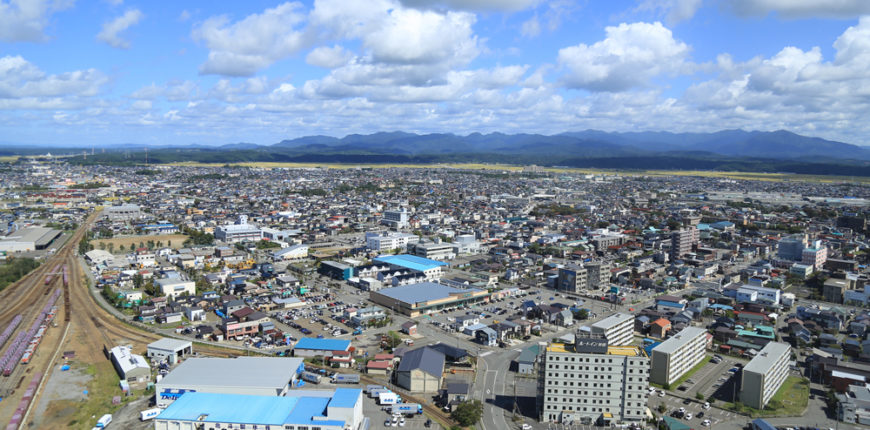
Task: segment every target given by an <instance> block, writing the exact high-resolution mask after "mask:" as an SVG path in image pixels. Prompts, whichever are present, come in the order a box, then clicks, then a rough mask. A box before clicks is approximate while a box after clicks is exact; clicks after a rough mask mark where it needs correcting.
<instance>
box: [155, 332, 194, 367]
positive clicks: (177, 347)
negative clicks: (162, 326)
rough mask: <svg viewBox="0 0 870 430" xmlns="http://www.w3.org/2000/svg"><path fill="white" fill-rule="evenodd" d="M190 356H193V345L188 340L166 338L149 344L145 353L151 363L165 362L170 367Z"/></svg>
mask: <svg viewBox="0 0 870 430" xmlns="http://www.w3.org/2000/svg"><path fill="white" fill-rule="evenodd" d="M191 354H193V343H191V342H190V341H189V340H178V339H172V338H168V337H164V338H163V339H160V340H158V341H155V342H151V343H149V344H148V347H147V348H146V353H145V355H146V356H147V357H148V359H149V360H151V361H152V362H157V363H161V362H166V363H169V364H170V365H174V364H175V363H178V361H179V359H180V358H182V357H186V356H188V355H191Z"/></svg>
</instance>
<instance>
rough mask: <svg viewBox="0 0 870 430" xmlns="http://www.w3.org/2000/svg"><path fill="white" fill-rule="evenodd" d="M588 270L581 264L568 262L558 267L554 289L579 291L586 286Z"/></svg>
mask: <svg viewBox="0 0 870 430" xmlns="http://www.w3.org/2000/svg"><path fill="white" fill-rule="evenodd" d="M588 282H589V281H588V271H587V270H586V268H585V267H583V266H578V265H576V264H568V265H566V266H565V267H560V268H559V278H558V279H556V289H557V290H561V291H569V292H572V293H580V292H581V291H582V290H585V289H586V287H587V286H588Z"/></svg>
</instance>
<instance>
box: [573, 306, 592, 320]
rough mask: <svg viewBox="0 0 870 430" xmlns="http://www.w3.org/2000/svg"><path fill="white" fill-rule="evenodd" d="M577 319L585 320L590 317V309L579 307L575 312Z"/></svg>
mask: <svg viewBox="0 0 870 430" xmlns="http://www.w3.org/2000/svg"><path fill="white" fill-rule="evenodd" d="M573 313H574V319H575V320H585V319H587V318H589V311H588V310H586V309H578V310H576V311H574V312H573Z"/></svg>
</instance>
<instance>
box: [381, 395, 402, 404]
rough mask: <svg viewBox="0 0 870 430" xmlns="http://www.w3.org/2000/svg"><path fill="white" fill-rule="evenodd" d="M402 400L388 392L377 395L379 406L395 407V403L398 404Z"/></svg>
mask: <svg viewBox="0 0 870 430" xmlns="http://www.w3.org/2000/svg"><path fill="white" fill-rule="evenodd" d="M401 401H402V398H401V397H399V395H398V394H396V393H393V392H389V393H380V394H378V404H379V405H382V406H383V405H395V404H396V403H400V402H401Z"/></svg>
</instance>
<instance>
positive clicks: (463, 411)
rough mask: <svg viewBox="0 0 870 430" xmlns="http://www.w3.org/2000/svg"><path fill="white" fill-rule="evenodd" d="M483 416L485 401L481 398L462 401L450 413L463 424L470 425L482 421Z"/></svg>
mask: <svg viewBox="0 0 870 430" xmlns="http://www.w3.org/2000/svg"><path fill="white" fill-rule="evenodd" d="M482 416H483V403H481V402H480V400H477V399H475V400H470V401H465V402H462V403H460V404H459V405H457V406H456V408H455V409H453V412H451V413H450V417H451V418H453V419H454V420H456V422H458V423H459V425H461V426H465V427H468V426H470V425H473V424H474V423H476V422H478V421H480V418H481V417H482Z"/></svg>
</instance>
